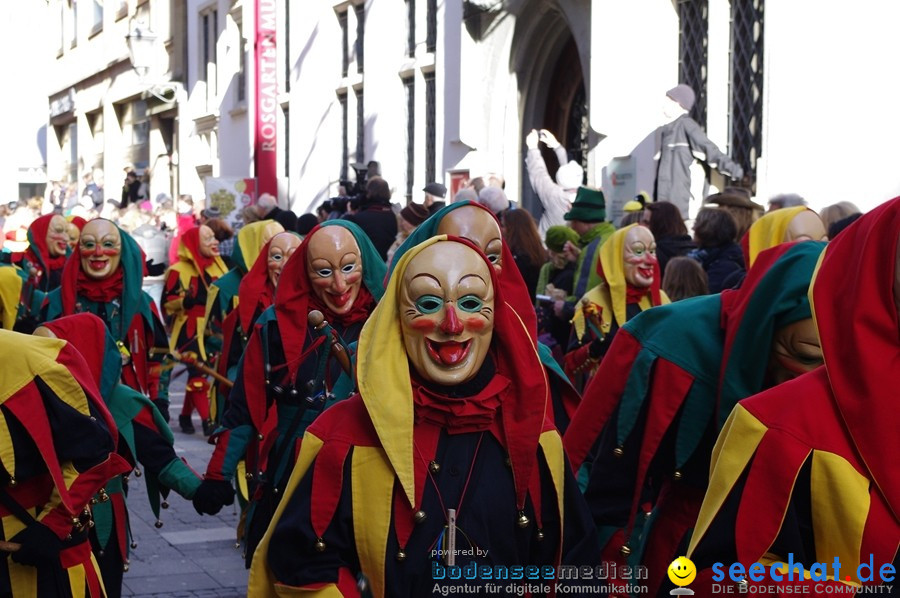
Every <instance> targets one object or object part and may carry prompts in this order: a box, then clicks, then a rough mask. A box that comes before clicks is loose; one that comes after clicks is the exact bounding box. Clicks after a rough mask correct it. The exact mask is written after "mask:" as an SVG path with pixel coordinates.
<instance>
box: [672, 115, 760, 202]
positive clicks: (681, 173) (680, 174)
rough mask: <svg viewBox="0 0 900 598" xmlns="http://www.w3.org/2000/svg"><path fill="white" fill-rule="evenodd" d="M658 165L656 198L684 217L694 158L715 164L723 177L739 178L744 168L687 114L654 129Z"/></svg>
mask: <svg viewBox="0 0 900 598" xmlns="http://www.w3.org/2000/svg"><path fill="white" fill-rule="evenodd" d="M656 136H657V140H658V148H659V165H658V166H657V170H656V193H655V196H656V201H670V202H672V203H673V204H675V205H676V206H678V209H679V210H681V216H682V217H683V218H688V203H689V202H690V198H691V173H690V170H689V169H690V167H691V164H693V163H694V158H696V159H698V160H700V161H701V162H704V163H706V164H707V165H709V167H710V168H715V169H716V170H718V171H719V172H721V173H722V174H723V175H724V176H725V177H726V178H732V179H739V178H741V177H742V176H744V169H743V168H741V166H740V165H739V164H738V163H737V162H735V161H733V160H731V159H730V158H729V157H728V156H726V155H725V154H723V153H722V152H721V150H719V148H718V146H716V144H715V143H713V142H712V141H710V140H709V137H707V136H706V133H704V132H703V129H701V128H700V125H698V124H697V121H695V120H694V119H692V118H691V117H690V116H688V115H687V114H685V115H683V116H679V117H678V118H676V119H675V120H673V121H672V122H670V123H669V124H667V125H663V126H661V127H660V128H659V129H657V131H656Z"/></svg>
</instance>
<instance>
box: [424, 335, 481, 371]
mask: <svg viewBox="0 0 900 598" xmlns="http://www.w3.org/2000/svg"><path fill="white" fill-rule="evenodd" d="M471 345H472V339H468V340H465V341H462V342H459V341H445V342H442V343H441V342H438V341H433V340H431V339H430V338H426V339H425V346H426V347H427V349H428V354H429V355H430V356H431V359H433V360H434V361H435V362H436V363H440V364H443V365H446V366H454V365H458V364H460V363H462V362H463V361H464V360H465V358H466V356H467V355H468V354H469V347H470V346H471Z"/></svg>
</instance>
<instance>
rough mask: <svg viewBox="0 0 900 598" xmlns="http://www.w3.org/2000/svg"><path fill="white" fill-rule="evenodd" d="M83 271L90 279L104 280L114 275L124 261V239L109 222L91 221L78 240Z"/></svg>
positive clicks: (85, 226)
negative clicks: (122, 260)
mask: <svg viewBox="0 0 900 598" xmlns="http://www.w3.org/2000/svg"><path fill="white" fill-rule="evenodd" d="M78 249H79V252H80V253H81V269H82V271H84V273H85V274H86V275H87V277H88V278H93V279H94V280H103V279H104V278H108V277H109V276H111V275H112V273H113V272H115V271H116V269H117V268H118V267H119V262H120V261H121V259H122V237H121V235H120V234H119V229H118V228H116V225H115V224H113V223H112V222H110V221H109V220H102V219H97V220H91V221H90V222H88V223H87V224H85V225H84V230H83V231H81V237H80V238H79V239H78Z"/></svg>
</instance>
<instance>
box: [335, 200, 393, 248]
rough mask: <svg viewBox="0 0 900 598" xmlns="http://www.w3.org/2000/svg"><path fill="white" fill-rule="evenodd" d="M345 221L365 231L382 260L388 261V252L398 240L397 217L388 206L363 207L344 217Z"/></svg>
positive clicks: (371, 205) (368, 205) (372, 204)
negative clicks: (353, 223) (395, 240)
mask: <svg viewBox="0 0 900 598" xmlns="http://www.w3.org/2000/svg"><path fill="white" fill-rule="evenodd" d="M344 219H345V220H349V221H350V222H355V223H356V224H358V225H359V228H361V229H363V232H365V233H366V234H367V235H368V236H369V238H370V239H371V240H372V244H373V245H375V249H377V250H378V254H379V255H380V256H381V259H383V260H385V261H387V252H388V249H390V247H391V245H393V244H394V239H396V238H397V216H396V215H395V214H394V210H392V209H391V206H390V205H388V204H382V203H371V204H366V205H363V209H362V210H360V211H359V212H357V213H356V214H348V215H347V216H344Z"/></svg>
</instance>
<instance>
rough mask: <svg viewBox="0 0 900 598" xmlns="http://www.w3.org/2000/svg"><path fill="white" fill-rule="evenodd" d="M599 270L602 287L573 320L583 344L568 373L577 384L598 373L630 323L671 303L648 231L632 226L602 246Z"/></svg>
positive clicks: (571, 355)
mask: <svg viewBox="0 0 900 598" xmlns="http://www.w3.org/2000/svg"><path fill="white" fill-rule="evenodd" d="M597 271H598V273H599V274H600V278H601V282H600V284H599V285H597V286H596V287H594V288H593V289H591V290H590V291H588V293H587V294H586V295H585V296H584V297H583V298H581V300H580V301H579V304H578V305H577V306H576V308H575V317H574V318H572V324H573V326H574V329H575V337H576V338H577V339H579V341H580V342H581V346H579V347H578V348H576V349H573V350H571V351H569V353H567V354H566V359H565V371H566V374H568V375H569V376H570V377H571V378H573V379H574V378H575V377H576V376H577V375H580V374H581V373H582V372H584V373H587V374H590V373H592V372H593V370H594V369H595V368H596V366H597V363H598V362H599V361H600V360H601V359H603V356H604V355H606V352H607V350H609V346H610V344H611V343H612V341H613V338H615V335H616V332H617V331H618V330H619V328H620V327H621V326H622V325H623V324H625V322H627V321H628V320H630V319H631V318H633V317H634V316H636V315H637V314H639V313H641V312H642V311H644V310H646V309H649V308H651V307H654V306H656V305H665V304H667V303H669V298H668V296H666V293H665V291H663V290H661V289H660V288H659V286H660V279H661V278H662V276H661V274H660V271H659V262H658V261H657V260H656V241H655V240H654V239H653V233H651V232H650V229H649V228H647V227H645V226H641V225H639V224H631V225H629V226H626V227H624V228H620V229H619V230H617V231H616V232H615V233H613V235H612V236H611V237H610V238H609V240H607V241H606V243H604V244H603V245H601V246H600V259H599V260H598V261H597ZM585 312H588V314H590V315H588V316H586V315H585ZM588 332H590V334H588Z"/></svg>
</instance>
